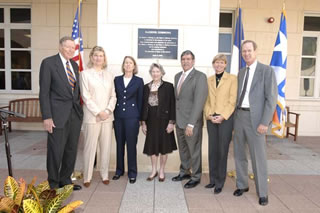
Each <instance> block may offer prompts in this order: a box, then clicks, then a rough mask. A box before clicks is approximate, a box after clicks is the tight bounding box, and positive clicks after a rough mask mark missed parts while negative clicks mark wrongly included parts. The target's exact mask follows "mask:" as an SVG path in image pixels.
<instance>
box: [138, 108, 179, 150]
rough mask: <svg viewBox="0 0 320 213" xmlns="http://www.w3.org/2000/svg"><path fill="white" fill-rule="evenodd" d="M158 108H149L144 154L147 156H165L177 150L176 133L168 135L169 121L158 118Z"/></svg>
mask: <svg viewBox="0 0 320 213" xmlns="http://www.w3.org/2000/svg"><path fill="white" fill-rule="evenodd" d="M157 110H158V107H157V106H149V107H148V120H147V121H146V123H147V135H146V142H145V144H144V149H143V153H144V154H147V155H149V156H150V155H159V154H162V155H165V154H168V153H171V152H172V151H174V150H177V145H176V140H175V137H174V132H173V131H172V132H171V133H170V134H168V133H167V131H166V129H167V126H168V123H169V120H167V119H162V118H159V117H157Z"/></svg>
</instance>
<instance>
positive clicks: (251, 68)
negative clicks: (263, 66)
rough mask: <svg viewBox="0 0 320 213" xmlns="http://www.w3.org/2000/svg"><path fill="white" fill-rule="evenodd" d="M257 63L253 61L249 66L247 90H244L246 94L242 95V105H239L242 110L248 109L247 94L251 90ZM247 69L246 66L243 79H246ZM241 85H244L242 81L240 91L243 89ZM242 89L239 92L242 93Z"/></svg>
mask: <svg viewBox="0 0 320 213" xmlns="http://www.w3.org/2000/svg"><path fill="white" fill-rule="evenodd" d="M257 63H258V61H257V60H255V61H254V62H253V64H251V65H250V66H249V79H248V84H247V89H246V93H245V94H244V98H243V101H242V105H241V107H243V108H250V102H249V92H250V88H251V83H252V79H253V76H254V73H255V71H256V67H257ZM247 67H248V66H246V71H245V72H246V74H245V76H244V78H243V79H246V75H247ZM243 84H244V81H243V82H242V89H243ZM242 89H241V92H242ZM240 94H241V93H240Z"/></svg>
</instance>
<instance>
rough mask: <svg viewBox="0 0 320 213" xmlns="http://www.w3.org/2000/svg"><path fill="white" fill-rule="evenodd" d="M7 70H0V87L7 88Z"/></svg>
mask: <svg viewBox="0 0 320 213" xmlns="http://www.w3.org/2000/svg"><path fill="white" fill-rule="evenodd" d="M5 79H6V78H5V72H0V89H6V80H5Z"/></svg>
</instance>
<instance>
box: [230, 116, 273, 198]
mask: <svg viewBox="0 0 320 213" xmlns="http://www.w3.org/2000/svg"><path fill="white" fill-rule="evenodd" d="M233 141H234V159H235V164H236V172H237V181H236V182H237V188H238V189H244V188H248V159H247V154H246V145H247V144H248V147H249V152H250V157H251V161H252V169H253V173H254V179H255V185H256V191H257V194H258V196H259V197H266V196H267V195H268V181H267V179H268V171H267V169H268V168H267V155H266V141H265V135H261V134H259V133H258V132H257V130H256V129H255V128H253V127H252V124H251V118H250V111H243V110H237V111H236V114H235V121H234V139H233Z"/></svg>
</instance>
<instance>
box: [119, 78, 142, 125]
mask: <svg viewBox="0 0 320 213" xmlns="http://www.w3.org/2000/svg"><path fill="white" fill-rule="evenodd" d="M114 84H115V89H116V95H117V104H116V108H115V110H114V116H115V118H138V119H139V120H140V118H141V111H142V98H143V85H144V83H143V80H142V78H139V77H137V76H135V75H133V76H132V79H131V81H130V82H129V84H128V85H127V87H125V86H124V82H123V75H121V76H117V77H115V79H114Z"/></svg>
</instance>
